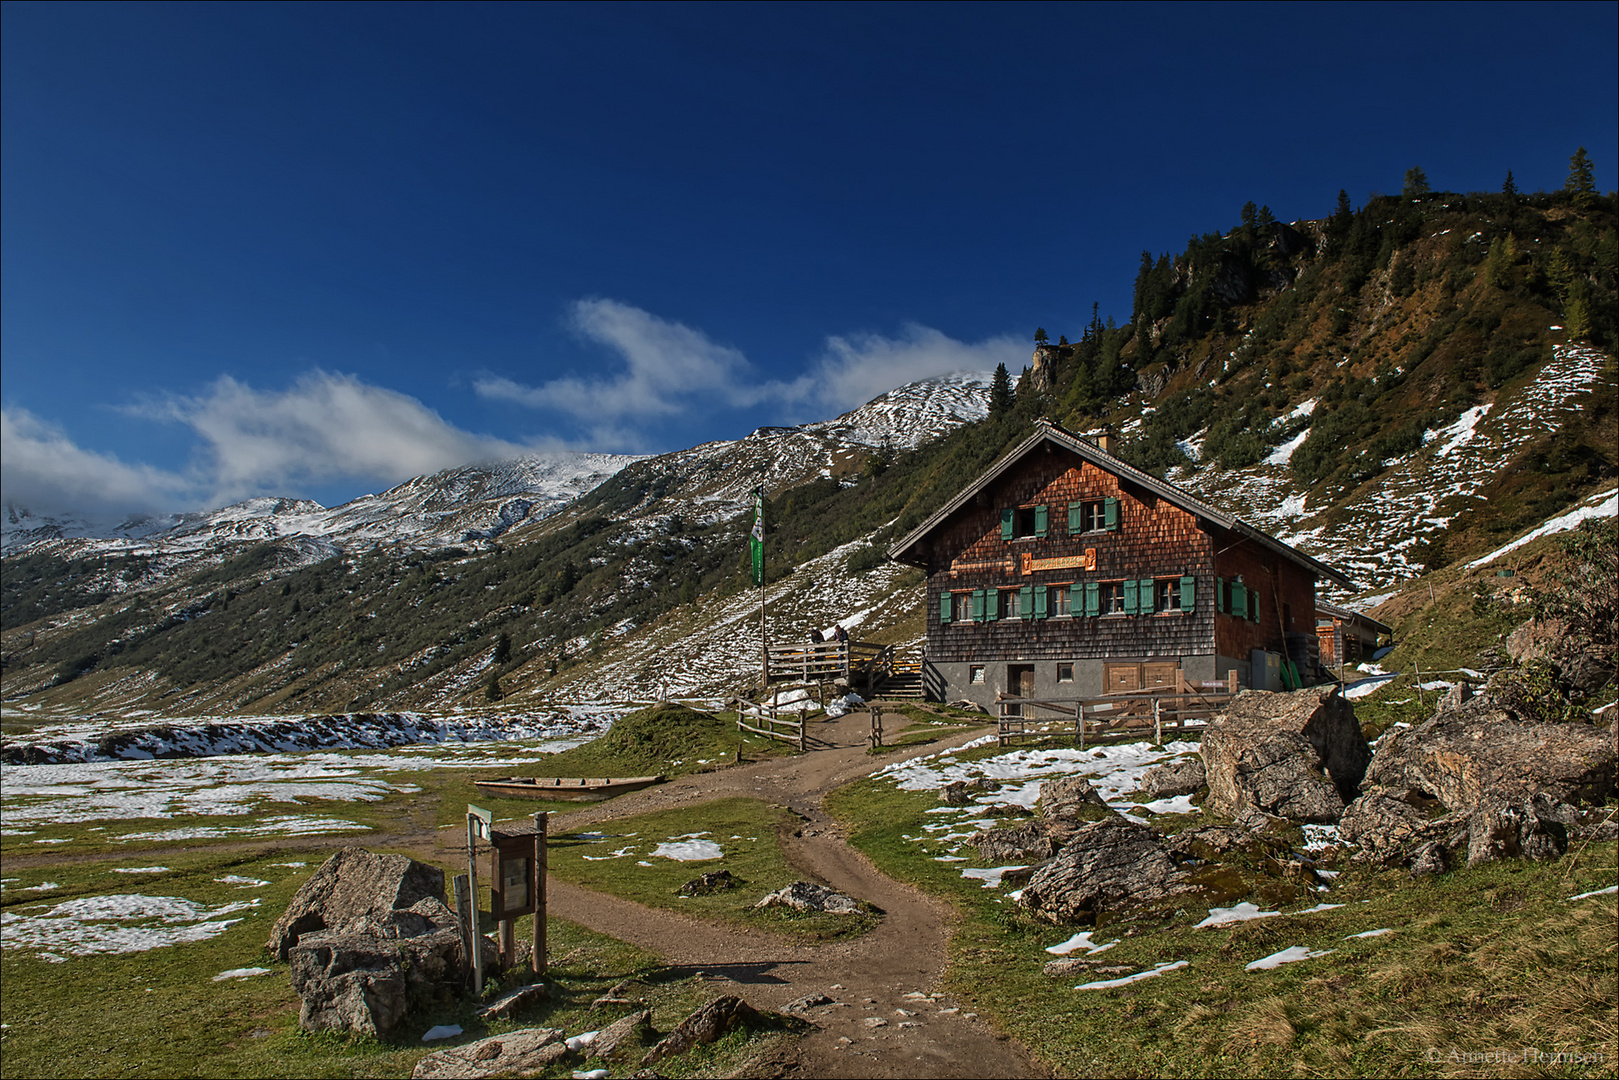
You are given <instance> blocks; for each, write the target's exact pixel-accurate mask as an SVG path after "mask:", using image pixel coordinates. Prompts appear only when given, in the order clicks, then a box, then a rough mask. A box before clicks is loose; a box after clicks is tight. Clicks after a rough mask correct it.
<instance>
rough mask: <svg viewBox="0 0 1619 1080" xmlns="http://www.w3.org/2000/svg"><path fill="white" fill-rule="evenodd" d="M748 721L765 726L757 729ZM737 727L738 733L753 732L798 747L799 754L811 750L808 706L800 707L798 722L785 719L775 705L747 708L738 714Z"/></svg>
mask: <svg viewBox="0 0 1619 1080" xmlns="http://www.w3.org/2000/svg"><path fill="white" fill-rule="evenodd" d="M748 720H753V721H755V722H756V723H758V724H761V725H763V726H762V727H755V726H754V725H753V724H749V723H747V721H748ZM736 727H737V730H738V731H751V732H753V733H754V734H755V735H763V736H764V737H765V738H767V739H777V740H779V741H781V742H784V743H791V744H792V745H794V746H796V747H798V751H799V753H803V752H804V751H805V750H807V749H809V734H808V732H809V709H808V708H807V707H806V706H802V705H801V706H800V707H799V710H798V719H797V720H785V719H783V718H782V717H781V716H780V715H779V714H778V712H777V709H776V707H775V705H773V704H771V705H758V706H754V707H753V708H751V709H748V708H745V709H744V710H743V711H741V712H739V713H738V714H737V721H736Z"/></svg>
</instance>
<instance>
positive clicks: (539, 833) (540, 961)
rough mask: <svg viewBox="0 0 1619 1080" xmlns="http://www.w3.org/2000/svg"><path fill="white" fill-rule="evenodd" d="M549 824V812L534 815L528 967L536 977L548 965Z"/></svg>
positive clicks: (542, 973) (543, 971)
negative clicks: (531, 935) (546, 900)
mask: <svg viewBox="0 0 1619 1080" xmlns="http://www.w3.org/2000/svg"><path fill="white" fill-rule="evenodd" d="M550 823H551V813H550V811H548V810H542V811H541V812H540V813H538V814H535V815H534V883H533V884H532V885H531V886H529V888H530V889H531V890H532V891H531V894H530V895H532V896H533V897H534V948H533V949H532V950H530V953H529V961H530V964H529V966H530V967H532V968H533V969H534V974H536V975H544V974H545V971H546V968H547V967H548V966H549V963H550V957H549V956H548V955H547V952H546V939H545V920H546V918H547V912H546V902H545V883H546V879H547V877H548V876H549V872H550V869H551V867H550V859H551V838H550V835H549V834H550Z"/></svg>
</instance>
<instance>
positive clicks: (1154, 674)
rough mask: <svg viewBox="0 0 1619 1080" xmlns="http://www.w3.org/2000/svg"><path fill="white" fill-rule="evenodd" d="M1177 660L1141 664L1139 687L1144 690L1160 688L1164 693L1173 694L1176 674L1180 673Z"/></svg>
mask: <svg viewBox="0 0 1619 1080" xmlns="http://www.w3.org/2000/svg"><path fill="white" fill-rule="evenodd" d="M1180 669H1181V665H1180V661H1179V660H1167V661H1160V662H1158V663H1154V664H1142V665H1141V687H1142V689H1144V690H1161V691H1163V692H1164V693H1166V694H1173V693H1174V692H1175V689H1176V685H1177V680H1176V675H1178V674H1179V673H1180Z"/></svg>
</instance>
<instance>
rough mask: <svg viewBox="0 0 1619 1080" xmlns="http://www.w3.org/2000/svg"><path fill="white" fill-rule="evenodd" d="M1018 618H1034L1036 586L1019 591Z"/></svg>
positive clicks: (1025, 587)
mask: <svg viewBox="0 0 1619 1080" xmlns="http://www.w3.org/2000/svg"><path fill="white" fill-rule="evenodd" d="M1017 610H1018V617H1019V618H1023V619H1032V618H1034V586H1033V585H1025V586H1023V588H1021V589H1019V590H1018V603H1017Z"/></svg>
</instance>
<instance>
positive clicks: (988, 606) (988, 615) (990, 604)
mask: <svg viewBox="0 0 1619 1080" xmlns="http://www.w3.org/2000/svg"><path fill="white" fill-rule="evenodd" d="M1000 617H1001V591H1000V590H999V589H985V590H984V621H985V622H994V621H995V620H996V619H998V618H1000Z"/></svg>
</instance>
